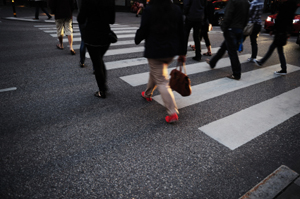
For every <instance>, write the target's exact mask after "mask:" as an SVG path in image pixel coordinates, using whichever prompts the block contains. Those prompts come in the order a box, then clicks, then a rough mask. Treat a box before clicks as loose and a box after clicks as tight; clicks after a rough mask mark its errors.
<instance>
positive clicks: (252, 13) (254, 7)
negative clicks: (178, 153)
mask: <svg viewBox="0 0 300 199" xmlns="http://www.w3.org/2000/svg"><path fill="white" fill-rule="evenodd" d="M263 8H264V2H263V0H253V1H252V2H251V3H250V9H249V22H248V23H253V24H254V25H253V31H252V33H251V35H250V41H251V49H252V55H251V57H250V58H248V60H247V61H249V62H254V60H255V59H256V56H257V51H258V48H257V37H258V35H259V33H260V31H261V22H262V21H261V14H262V12H263ZM246 37H247V36H244V41H245V39H246Z"/></svg>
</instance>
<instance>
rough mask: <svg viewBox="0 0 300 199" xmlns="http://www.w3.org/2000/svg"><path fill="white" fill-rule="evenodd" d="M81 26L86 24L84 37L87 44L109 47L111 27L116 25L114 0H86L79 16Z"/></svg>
mask: <svg viewBox="0 0 300 199" xmlns="http://www.w3.org/2000/svg"><path fill="white" fill-rule="evenodd" d="M77 21H78V23H80V24H86V26H85V28H84V29H83V30H82V32H81V33H82V37H83V40H84V42H85V43H86V44H90V45H107V44H109V43H110V42H109V37H108V34H109V32H110V25H109V24H114V23H115V1H114V0H105V1H102V0H101V1H99V0H84V1H82V4H81V9H80V12H79V14H78V16H77Z"/></svg>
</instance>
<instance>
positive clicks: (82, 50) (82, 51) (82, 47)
mask: <svg viewBox="0 0 300 199" xmlns="http://www.w3.org/2000/svg"><path fill="white" fill-rule="evenodd" d="M81 2H82V0H77V7H78V13H79V12H80V8H81ZM78 27H79V31H80V35H81V43H80V50H79V51H80V61H79V65H80V67H81V68H83V67H84V61H85V54H86V46H85V43H84V40H83V37H82V34H81V30H83V29H84V27H85V24H80V23H79V24H78Z"/></svg>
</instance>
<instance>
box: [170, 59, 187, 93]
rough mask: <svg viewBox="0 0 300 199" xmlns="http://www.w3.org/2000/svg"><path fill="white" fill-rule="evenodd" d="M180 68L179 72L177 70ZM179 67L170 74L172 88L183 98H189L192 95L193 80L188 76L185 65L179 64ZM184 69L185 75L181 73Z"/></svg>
mask: <svg viewBox="0 0 300 199" xmlns="http://www.w3.org/2000/svg"><path fill="white" fill-rule="evenodd" d="M178 66H179V70H177V67H178ZM177 67H176V68H175V69H173V70H172V71H171V73H170V75H171V78H170V83H169V84H170V87H171V88H172V89H173V90H175V91H176V92H178V93H179V94H180V95H182V96H189V95H191V94H192V87H191V80H190V78H189V77H188V76H187V75H186V68H185V63H182V64H179V63H177ZM182 68H184V73H183V72H181V71H182Z"/></svg>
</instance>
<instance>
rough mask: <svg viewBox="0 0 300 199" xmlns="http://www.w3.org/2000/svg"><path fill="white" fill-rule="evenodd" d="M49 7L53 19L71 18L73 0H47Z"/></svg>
mask: <svg viewBox="0 0 300 199" xmlns="http://www.w3.org/2000/svg"><path fill="white" fill-rule="evenodd" d="M49 7H50V9H51V11H52V13H53V14H54V15H55V19H72V18H73V17H72V13H73V10H74V1H73V0H49Z"/></svg>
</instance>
